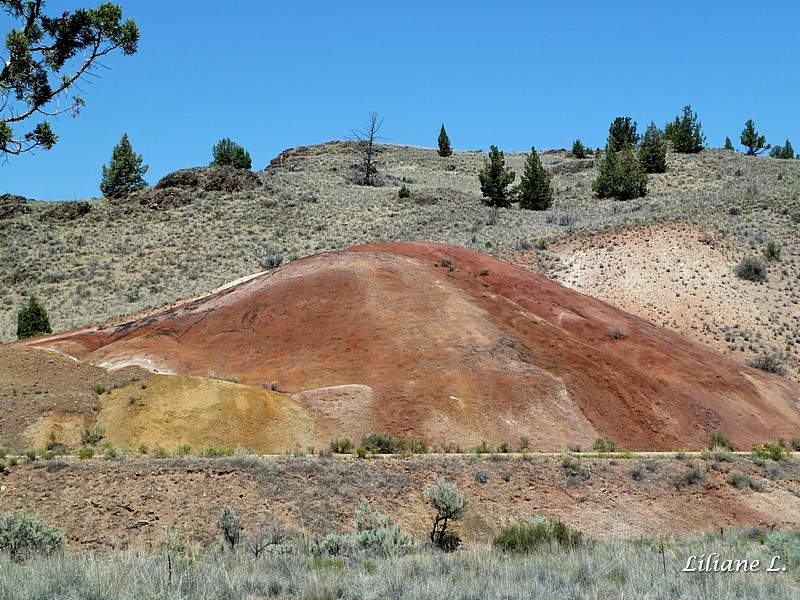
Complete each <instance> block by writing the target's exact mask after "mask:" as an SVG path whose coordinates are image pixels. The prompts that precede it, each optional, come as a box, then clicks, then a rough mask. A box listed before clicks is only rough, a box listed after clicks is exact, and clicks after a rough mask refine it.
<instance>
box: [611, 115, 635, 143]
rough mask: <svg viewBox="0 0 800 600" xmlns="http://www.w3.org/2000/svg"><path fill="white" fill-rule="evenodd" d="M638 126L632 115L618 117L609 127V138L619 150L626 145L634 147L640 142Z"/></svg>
mask: <svg viewBox="0 0 800 600" xmlns="http://www.w3.org/2000/svg"><path fill="white" fill-rule="evenodd" d="M636 127H637V125H636V121H633V120H631V118H630V117H617V118H616V119H614V121H613V122H612V123H611V126H610V127H609V128H608V139H609V141H610V142H612V143H613V144H614V148H616V149H617V150H622V149H623V148H624V147H625V146H631V147H633V146H635V145H636V144H638V143H639V134H638V133H636Z"/></svg>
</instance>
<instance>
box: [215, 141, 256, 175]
mask: <svg viewBox="0 0 800 600" xmlns="http://www.w3.org/2000/svg"><path fill="white" fill-rule="evenodd" d="M211 154H212V155H213V157H214V160H213V161H211V166H212V167H219V166H224V165H230V166H232V167H236V168H237V169H248V170H249V169H250V167H252V166H253V162H252V161H251V160H250V153H249V152H247V150H245V149H244V148H242V147H241V146H240V145H239V144H237V143H235V142H233V141H232V140H231V139H230V138H223V139H221V140H220V141H219V142H217V143H216V144H215V145H214V147H213V148H212V149H211Z"/></svg>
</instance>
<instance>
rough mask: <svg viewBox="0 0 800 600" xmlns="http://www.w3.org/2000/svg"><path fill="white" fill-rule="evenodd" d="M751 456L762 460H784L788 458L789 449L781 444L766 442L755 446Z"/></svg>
mask: <svg viewBox="0 0 800 600" xmlns="http://www.w3.org/2000/svg"><path fill="white" fill-rule="evenodd" d="M750 456H751V458H753V459H761V460H783V459H784V458H786V457H787V456H788V449H787V448H785V447H784V446H781V445H780V444H773V443H770V442H765V443H763V444H755V445H753V448H752V450H751V452H750Z"/></svg>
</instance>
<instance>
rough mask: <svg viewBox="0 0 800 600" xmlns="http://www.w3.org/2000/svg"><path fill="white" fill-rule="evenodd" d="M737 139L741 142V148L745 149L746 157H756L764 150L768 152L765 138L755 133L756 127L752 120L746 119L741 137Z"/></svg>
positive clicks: (768, 147)
mask: <svg viewBox="0 0 800 600" xmlns="http://www.w3.org/2000/svg"><path fill="white" fill-rule="evenodd" d="M739 139H740V141H741V142H742V146H744V147H745V148H747V152H746V154H747V155H748V156H756V155H758V154H761V153H762V152H764V150H769V149H770V148H771V146H770V145H769V144H768V143H767V138H766V137H764V136H763V135H759V134H758V131H756V125H755V123H753V119H748V120H747V123H745V124H744V129H742V136H741V137H740V138H739Z"/></svg>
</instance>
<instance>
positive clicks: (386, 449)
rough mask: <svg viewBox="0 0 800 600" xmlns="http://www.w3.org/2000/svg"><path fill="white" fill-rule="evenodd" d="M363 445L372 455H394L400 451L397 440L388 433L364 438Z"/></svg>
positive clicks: (372, 434) (374, 434)
mask: <svg viewBox="0 0 800 600" xmlns="http://www.w3.org/2000/svg"><path fill="white" fill-rule="evenodd" d="M361 445H362V446H363V447H364V448H366V449H367V450H368V451H369V452H371V453H372V454H394V453H395V452H397V451H398V444H397V440H395V439H394V438H393V437H392V436H391V435H389V434H388V433H370V434H369V435H366V436H364V438H362V440H361Z"/></svg>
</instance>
